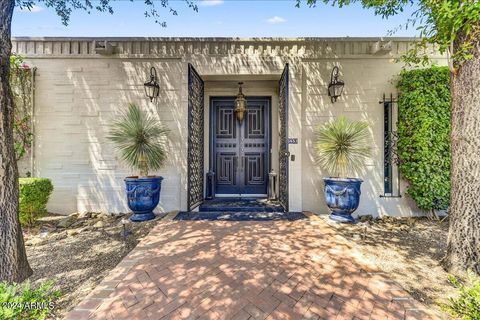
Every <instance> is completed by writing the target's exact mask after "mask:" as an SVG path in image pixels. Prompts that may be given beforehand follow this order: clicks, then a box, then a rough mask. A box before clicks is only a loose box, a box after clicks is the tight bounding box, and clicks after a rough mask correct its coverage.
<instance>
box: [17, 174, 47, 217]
mask: <svg viewBox="0 0 480 320" xmlns="http://www.w3.org/2000/svg"><path fill="white" fill-rule="evenodd" d="M19 183H20V223H21V224H22V226H31V225H32V224H33V223H34V222H35V220H36V219H38V218H40V217H41V216H42V215H44V214H45V213H46V212H47V203H48V198H49V197H50V194H51V193H52V191H53V185H52V182H51V181H50V180H49V179H46V178H20V179H19Z"/></svg>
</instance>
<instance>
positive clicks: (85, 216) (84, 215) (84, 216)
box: [78, 212, 92, 219]
mask: <svg viewBox="0 0 480 320" xmlns="http://www.w3.org/2000/svg"><path fill="white" fill-rule="evenodd" d="M91 217H92V213H91V212H82V213H80V214H79V215H78V219H90V218H91Z"/></svg>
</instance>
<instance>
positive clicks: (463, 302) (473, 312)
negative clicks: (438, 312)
mask: <svg viewBox="0 0 480 320" xmlns="http://www.w3.org/2000/svg"><path fill="white" fill-rule="evenodd" d="M449 281H450V283H451V284H452V285H453V286H454V287H455V288H457V289H458V296H457V297H456V298H450V299H449V302H448V303H446V304H441V305H440V306H441V308H442V309H443V310H444V311H446V312H448V313H449V314H451V315H452V316H454V317H456V318H459V319H462V320H478V319H480V278H478V277H477V276H475V275H474V274H473V273H470V274H469V276H468V281H467V282H466V283H462V282H460V281H458V279H456V278H455V277H453V276H451V277H449Z"/></svg>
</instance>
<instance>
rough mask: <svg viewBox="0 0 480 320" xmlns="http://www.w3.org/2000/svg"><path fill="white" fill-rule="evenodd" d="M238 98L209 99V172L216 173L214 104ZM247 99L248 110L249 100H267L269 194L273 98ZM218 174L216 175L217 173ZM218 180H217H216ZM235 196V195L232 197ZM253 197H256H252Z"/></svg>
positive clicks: (257, 97)
mask: <svg viewBox="0 0 480 320" xmlns="http://www.w3.org/2000/svg"><path fill="white" fill-rule="evenodd" d="M235 98H236V96H210V97H209V102H208V105H209V111H208V116H209V133H208V135H209V137H208V140H209V141H208V143H209V152H208V153H209V154H208V168H209V171H213V172H215V170H214V169H215V160H214V159H215V143H214V136H215V131H216V122H215V121H214V120H213V118H214V115H215V114H214V108H213V102H214V101H221V100H229V101H231V100H235ZM245 98H246V99H247V109H248V99H255V100H265V101H267V104H268V106H267V112H268V119H267V121H266V124H267V125H268V129H267V131H266V132H267V139H266V141H267V144H268V146H267V148H266V157H267V159H266V163H267V179H266V183H267V186H266V187H267V192H268V182H269V181H268V173H269V172H270V171H271V170H272V169H271V168H272V155H271V152H272V97H271V96H245ZM215 174H216V173H215ZM215 179H216V178H215ZM214 185H215V183H214ZM213 196H214V197H216V190H213ZM232 196H234V195H232ZM251 196H252V197H253V196H255V195H251ZM265 197H266V196H265Z"/></svg>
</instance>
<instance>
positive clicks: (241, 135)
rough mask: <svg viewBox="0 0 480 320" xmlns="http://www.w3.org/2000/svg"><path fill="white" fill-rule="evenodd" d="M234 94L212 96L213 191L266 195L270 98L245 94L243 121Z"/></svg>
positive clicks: (231, 193)
mask: <svg viewBox="0 0 480 320" xmlns="http://www.w3.org/2000/svg"><path fill="white" fill-rule="evenodd" d="M234 104H235V97H227V98H211V116H210V120H211V126H210V127H211V157H210V161H211V162H210V163H211V164H212V166H213V168H212V169H213V171H214V172H215V194H216V195H217V196H218V195H233V196H252V195H256V196H263V195H266V194H267V182H268V169H269V164H270V98H254V97H247V112H246V114H245V117H244V119H243V121H242V122H240V121H238V120H237V117H236V115H235V112H234V108H235V106H234Z"/></svg>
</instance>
